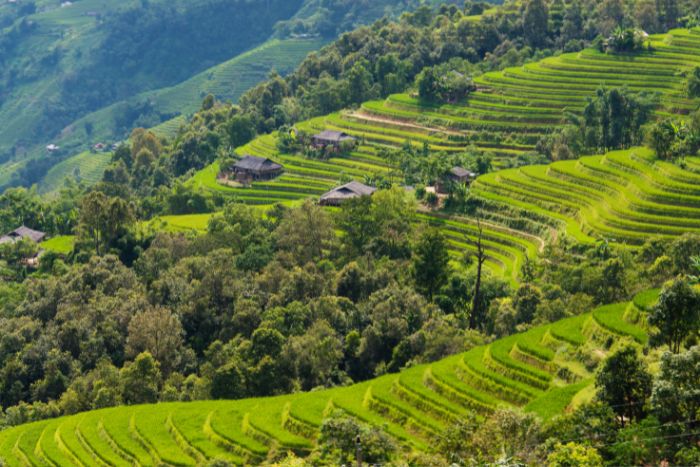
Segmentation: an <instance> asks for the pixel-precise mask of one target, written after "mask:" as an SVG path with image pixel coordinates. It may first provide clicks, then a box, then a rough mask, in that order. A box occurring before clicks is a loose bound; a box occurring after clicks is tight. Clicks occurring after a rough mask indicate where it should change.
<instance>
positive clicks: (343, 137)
mask: <svg viewBox="0 0 700 467" xmlns="http://www.w3.org/2000/svg"><path fill="white" fill-rule="evenodd" d="M314 139H320V140H322V141H332V142H335V143H339V142H341V141H347V140H351V139H355V138H354V137H353V136H350V135H349V134H347V133H343V132H342V131H332V130H326V131H322V132H321V133H319V134H317V135H314Z"/></svg>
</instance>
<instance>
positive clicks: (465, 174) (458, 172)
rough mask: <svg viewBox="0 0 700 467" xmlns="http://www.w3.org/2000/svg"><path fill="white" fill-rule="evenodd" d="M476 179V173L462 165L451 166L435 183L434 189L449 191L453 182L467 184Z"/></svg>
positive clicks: (439, 191)
mask: <svg viewBox="0 0 700 467" xmlns="http://www.w3.org/2000/svg"><path fill="white" fill-rule="evenodd" d="M475 179H476V174H475V173H474V172H471V171H469V170H467V169H465V168H463V167H458V166H457V167H452V168H451V169H450V170H449V171H448V172H447V173H446V174H445V176H443V177H442V178H441V179H440V180H438V182H437V184H436V185H435V191H437V192H438V193H441V194H445V193H449V191H450V186H452V185H454V184H458V185H466V186H469V185H471V183H472V182H473V181H474V180H475Z"/></svg>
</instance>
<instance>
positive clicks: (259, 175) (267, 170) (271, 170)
mask: <svg viewBox="0 0 700 467" xmlns="http://www.w3.org/2000/svg"><path fill="white" fill-rule="evenodd" d="M283 169H284V167H282V166H281V165H280V164H277V163H276V162H273V161H271V160H270V159H266V158H263V157H256V156H244V157H243V158H242V159H241V160H239V161H238V162H236V163H235V164H234V166H233V173H234V174H236V176H237V178H238V177H242V178H252V179H253V180H269V179H271V178H275V177H277V176H278V175H279V174H280V173H282V170H283Z"/></svg>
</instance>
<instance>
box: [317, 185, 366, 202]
mask: <svg viewBox="0 0 700 467" xmlns="http://www.w3.org/2000/svg"><path fill="white" fill-rule="evenodd" d="M375 191H377V189H376V188H374V187H371V186H367V185H365V184H363V183H360V182H355V181H352V182H350V183H346V184H345V185H342V186H339V187H337V188H333V189H332V190H331V191H329V192H327V193H325V194H324V195H322V196H321V199H320V200H319V204H320V205H321V206H340V205H341V204H342V203H343V202H344V201H346V200H348V199H352V198H359V197H360V196H372V195H373V194H374V192H375Z"/></svg>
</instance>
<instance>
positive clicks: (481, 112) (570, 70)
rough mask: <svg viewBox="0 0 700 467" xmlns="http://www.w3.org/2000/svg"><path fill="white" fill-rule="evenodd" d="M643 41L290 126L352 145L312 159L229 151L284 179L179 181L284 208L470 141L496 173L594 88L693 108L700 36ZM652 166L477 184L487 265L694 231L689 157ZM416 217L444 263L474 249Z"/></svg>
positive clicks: (256, 148)
mask: <svg viewBox="0 0 700 467" xmlns="http://www.w3.org/2000/svg"><path fill="white" fill-rule="evenodd" d="M651 41H652V44H653V50H652V51H644V52H638V53H635V54H602V53H600V52H597V51H594V50H591V49H586V50H584V51H582V52H580V53H576V54H564V55H561V56H559V57H554V58H549V59H546V60H544V61H542V62H538V63H534V64H528V65H525V66H523V67H517V68H509V69H506V70H505V71H503V72H498V73H487V74H485V75H483V76H481V77H479V78H478V79H477V83H478V84H479V90H478V91H476V92H475V93H473V94H471V95H470V96H469V98H468V99H467V100H466V101H465V102H464V103H461V104H453V105H442V106H433V107H430V106H426V104H424V103H422V102H421V101H419V100H418V99H417V98H414V97H410V96H408V95H405V94H403V95H394V96H391V97H389V98H388V99H387V100H386V101H382V102H369V103H365V104H364V105H363V106H362V107H361V108H360V109H358V110H356V111H345V112H341V113H335V114H331V115H328V116H325V117H319V118H315V119H312V120H309V121H306V122H303V123H300V124H298V125H296V127H297V128H298V129H299V130H303V131H305V132H308V133H311V134H313V133H317V132H319V131H322V130H324V129H332V130H341V131H345V132H347V133H349V134H351V135H354V136H356V137H357V138H358V139H359V141H360V145H359V146H358V148H357V149H356V150H355V151H353V152H352V153H351V154H349V155H344V156H334V157H330V158H329V159H327V160H316V159H309V158H306V157H304V156H302V155H297V154H282V153H280V151H279V150H278V148H277V138H278V137H277V135H275V134H271V135H264V136H260V137H258V138H256V139H255V140H254V141H252V142H251V143H249V144H247V145H245V146H243V147H240V148H238V149H237V150H236V152H237V154H239V155H244V154H251V155H256V156H263V157H269V158H271V159H273V160H275V161H278V162H279V163H281V164H283V165H284V167H285V173H284V174H283V175H282V176H281V177H279V178H278V179H276V180H273V181H269V182H259V183H254V184H253V185H252V187H251V188H233V187H230V186H225V185H222V184H219V183H218V182H217V174H218V173H219V167H218V165H217V164H214V165H211V166H209V167H207V168H205V169H204V170H202V171H200V172H198V173H197V174H196V175H195V176H194V177H193V178H192V179H191V180H190V182H189V183H190V184H191V186H193V187H196V188H200V189H204V190H209V191H211V192H215V193H218V194H224V195H225V196H230V197H231V198H235V199H236V200H238V201H242V202H246V203H249V204H263V205H264V204H268V205H269V204H272V203H293V202H295V201H297V200H301V199H304V198H306V197H318V196H320V195H321V194H322V193H324V192H325V191H327V190H328V189H330V188H332V187H333V186H336V185H337V184H339V183H340V181H342V180H347V179H355V180H360V181H362V180H364V179H365V178H367V177H369V178H374V177H376V176H379V177H384V178H386V179H389V180H390V179H392V177H394V176H396V172H397V171H396V170H395V169H394V168H393V167H392V163H391V162H390V161H388V160H385V159H383V158H382V157H381V150H382V149H383V148H398V147H401V146H402V145H404V144H405V143H406V141H410V143H411V144H412V145H414V146H415V147H422V146H423V145H424V144H427V145H428V147H429V148H430V149H432V150H440V151H445V152H461V151H464V149H465V146H467V145H475V146H476V147H477V148H478V149H482V150H485V151H489V152H492V153H494V154H495V155H496V165H497V166H498V165H507V164H508V163H509V161H510V160H511V159H512V158H514V157H515V156H517V155H519V154H522V153H525V152H527V151H531V150H533V149H534V146H535V143H536V142H537V140H538V139H539V138H540V137H542V136H543V135H544V134H545V133H548V132H551V131H552V130H553V129H555V128H557V126H559V125H561V124H563V112H564V111H574V112H580V111H582V109H583V106H584V104H585V102H586V98H587V97H588V96H591V95H592V94H593V93H594V92H595V90H596V89H597V88H598V87H599V86H600V85H623V84H624V85H627V86H629V87H630V88H632V89H635V90H646V91H649V92H658V93H659V95H660V101H659V106H658V108H657V109H656V114H657V115H659V116H663V115H669V114H681V115H682V114H685V113H687V112H688V111H689V110H690V109H692V108H694V106H696V105H697V102H694V101H691V100H689V99H687V98H686V97H684V96H685V94H684V93H683V83H684V78H683V72H684V70H686V69H687V68H688V67H690V66H692V65H693V64H698V63H700V30H692V31H687V30H674V31H673V32H671V33H669V34H667V35H659V36H653V37H652V39H651ZM631 76H634V77H635V78H634V80H630V79H629V78H630V77H631ZM652 159H653V157H652V154H651V153H650V151H648V150H644V149H635V150H630V151H622V152H617V153H611V154H609V155H607V156H596V157H588V158H582V159H581V160H580V161H566V162H558V163H555V164H552V165H550V166H530V167H524V168H522V169H513V170H506V171H498V172H494V173H491V174H488V175H486V176H483V177H481V178H480V179H479V180H478V181H477V183H476V185H475V186H474V189H473V190H472V194H476V195H478V196H479V197H480V199H481V200H483V201H484V202H483V206H482V208H481V210H480V213H481V214H482V217H484V218H485V219H488V221H486V222H484V224H483V225H484V229H485V233H486V238H487V240H488V242H487V250H488V254H489V260H488V264H487V266H488V267H489V268H490V269H491V270H492V271H493V272H494V273H496V274H497V275H499V276H505V277H509V278H511V279H512V280H514V278H515V277H516V275H517V274H518V271H519V270H520V265H521V264H522V262H523V258H524V255H529V256H531V257H532V256H533V255H534V254H536V252H537V250H538V249H539V248H540V247H541V245H542V244H543V242H544V241H545V240H546V239H548V238H550V237H551V236H552V233H553V232H556V231H558V230H561V231H565V232H567V233H568V234H570V235H572V236H573V237H574V238H576V239H577V240H581V241H584V242H591V241H595V240H596V239H600V238H607V239H609V240H611V241H617V242H621V243H629V244H639V243H641V242H642V241H643V240H644V239H645V238H647V237H648V236H649V235H656V234H658V235H662V236H668V237H675V236H679V235H682V234H683V233H685V232H692V231H696V230H697V229H698V227H699V226H700V221H698V219H699V218H700V210H699V208H700V204H698V199H700V198H698V196H699V195H700V189H698V188H697V181H698V180H699V179H698V173H697V171H695V169H694V167H696V166H695V165H694V164H697V161H696V160H695V159H693V158H688V164H687V168H680V167H678V166H674V165H672V164H670V163H665V162H655V161H653V160H652ZM621 195H622V196H621ZM423 218H424V220H426V221H429V222H433V223H437V224H439V225H442V226H444V227H445V229H444V230H445V231H446V232H447V234H448V235H449V236H450V241H451V245H452V247H453V249H454V250H453V254H454V255H457V254H459V253H458V252H460V251H464V250H465V249H466V250H467V251H473V249H474V247H473V246H472V245H470V244H467V243H466V242H464V241H463V233H464V232H468V233H470V235H474V234H475V233H476V222H475V221H474V220H473V219H471V220H468V219H465V218H460V217H459V216H457V217H453V218H451V219H449V220H448V218H447V216H440V215H437V214H435V213H426V214H425V215H424V216H423ZM513 225H516V226H517V227H516V228H513V227H511V226H513Z"/></svg>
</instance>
